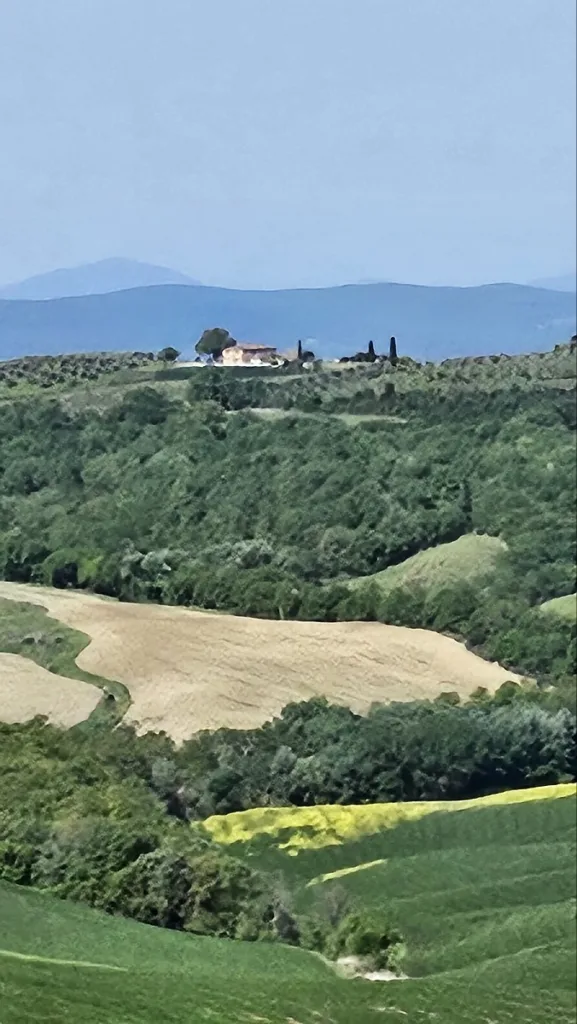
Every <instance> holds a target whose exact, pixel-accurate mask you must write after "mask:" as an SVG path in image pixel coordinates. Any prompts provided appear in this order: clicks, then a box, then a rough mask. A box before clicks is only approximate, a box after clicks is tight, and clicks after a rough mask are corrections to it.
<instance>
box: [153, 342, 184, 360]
mask: <svg viewBox="0 0 577 1024" xmlns="http://www.w3.org/2000/svg"><path fill="white" fill-rule="evenodd" d="M179 355H180V352H179V351H178V349H177V348H173V347H172V345H167V346H166V348H161V350H160V352H159V353H158V355H157V357H156V358H157V359H160V361H161V362H162V363H174V362H175V360H177V359H178V357H179Z"/></svg>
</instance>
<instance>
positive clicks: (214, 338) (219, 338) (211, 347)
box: [195, 327, 236, 359]
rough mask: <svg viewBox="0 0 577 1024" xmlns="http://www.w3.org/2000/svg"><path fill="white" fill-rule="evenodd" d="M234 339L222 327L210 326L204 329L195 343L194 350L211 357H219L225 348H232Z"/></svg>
mask: <svg viewBox="0 0 577 1024" xmlns="http://www.w3.org/2000/svg"><path fill="white" fill-rule="evenodd" d="M234 345H236V341H235V340H234V338H233V337H231V335H230V334H229V332H228V331H227V330H225V329H224V327H211V328H210V329H209V330H207V331H204V332H203V334H202V337H201V338H199V340H198V341H197V343H196V345H195V351H196V352H198V353H199V355H206V356H211V357H212V358H213V359H220V357H221V355H222V352H223V350H224V349H225V348H232V347H233V346H234Z"/></svg>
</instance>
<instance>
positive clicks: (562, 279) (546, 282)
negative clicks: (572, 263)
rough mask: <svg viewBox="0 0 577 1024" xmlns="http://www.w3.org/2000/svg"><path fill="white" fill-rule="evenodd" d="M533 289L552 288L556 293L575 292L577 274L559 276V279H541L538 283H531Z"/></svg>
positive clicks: (574, 272) (576, 289) (576, 288)
mask: <svg viewBox="0 0 577 1024" xmlns="http://www.w3.org/2000/svg"><path fill="white" fill-rule="evenodd" d="M529 284H530V285H531V286H532V287H533V288H550V289H551V290H552V291H554V292H575V291H577V272H576V271H575V270H574V271H573V273H572V274H559V276H558V277H540V278H538V279H537V280H536V281H529Z"/></svg>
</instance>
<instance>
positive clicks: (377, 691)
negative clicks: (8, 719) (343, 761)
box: [0, 582, 516, 741]
mask: <svg viewBox="0 0 577 1024" xmlns="http://www.w3.org/2000/svg"><path fill="white" fill-rule="evenodd" d="M0 597H5V598H12V599H15V600H19V601H30V602H33V603H35V604H40V605H42V606H44V607H45V608H46V609H47V610H48V612H49V613H50V615H52V616H54V617H55V618H57V619H60V620H61V621H62V622H63V623H65V624H66V625H67V626H70V627H72V628H74V629H78V630H81V631H82V632H84V633H86V634H88V635H89V636H90V637H91V638H92V643H91V644H89V645H88V647H86V648H85V649H84V650H83V651H82V653H81V654H80V656H79V657H78V664H79V665H80V667H81V668H83V669H85V670H86V671H88V672H93V673H95V674H98V675H100V676H105V677H107V678H109V679H115V680H117V681H119V682H122V683H124V684H125V685H126V686H127V687H128V689H129V690H130V694H131V697H132V702H133V703H132V706H131V707H130V709H129V711H128V714H127V716H126V718H127V721H130V722H133V723H135V724H136V725H137V727H138V729H139V731H140V732H148V731H158V730H161V729H164V730H165V731H166V732H167V733H169V734H170V735H171V736H172V737H174V739H175V740H177V741H182V740H184V739H186V738H187V737H189V736H191V735H192V734H193V733H194V732H197V731H198V730H199V729H214V728H217V727H219V726H230V727H233V728H249V727H253V726H258V725H260V724H261V723H262V722H264V721H265V720H266V719H267V718H271V717H272V716H273V715H275V714H277V713H278V712H279V711H280V710H281V708H282V707H284V705H285V704H287V703H289V701H294V700H304V699H307V698H309V697H311V696H313V695H315V694H322V695H324V696H326V697H328V698H330V699H331V700H333V701H335V702H338V703H341V704H348V705H349V706H350V707H352V708H353V709H354V710H356V711H366V710H367V709H368V707H369V706H370V704H371V703H372V702H374V701H389V700H413V699H417V698H427V697H428V698H431V697H435V696H437V694H439V693H440V692H441V691H443V690H457V691H458V692H459V693H461V694H463V695H467V694H469V693H471V692H472V691H473V690H474V689H475V688H476V687H478V686H486V687H487V688H488V689H493V688H495V687H497V686H499V685H500V684H501V683H502V682H503V681H504V680H505V679H514V678H516V677H515V676H514V674H513V673H511V672H508V671H506V670H505V669H503V668H501V666H499V665H495V664H489V663H488V662H485V661H483V660H482V659H481V658H478V657H477V656H476V655H475V654H472V653H471V652H470V651H467V650H466V648H465V647H464V646H463V645H462V644H459V643H457V642H456V641H455V640H450V639H448V638H447V637H444V636H440V635H438V634H437V633H433V632H430V631H428V630H421V629H406V628H403V627H400V626H384V625H381V624H379V623H369V622H339V623H322V622H271V621H264V620H259V619H245V618H240V617H235V616H231V615H211V614H206V613H203V612H195V611H189V610H188V609H184V608H168V607H162V606H159V605H139V604H119V603H117V602H115V601H108V600H102V599H101V598H98V597H95V596H94V595H91V594H85V593H78V592H73V591H61V590H52V589H49V588H41V587H29V586H26V585H22V584H16V583H2V582H0Z"/></svg>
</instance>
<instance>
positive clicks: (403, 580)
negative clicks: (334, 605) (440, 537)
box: [350, 533, 504, 592]
mask: <svg viewBox="0 0 577 1024" xmlns="http://www.w3.org/2000/svg"><path fill="white" fill-rule="evenodd" d="M503 547H504V545H503V542H502V541H500V540H499V539H498V538H497V537H487V536H484V535H477V534H473V533H472V534H468V535H466V536H464V537H459V539H458V540H454V541H451V542H450V543H448V544H439V545H438V546H437V547H434V548H428V549H427V550H426V551H420V552H419V553H418V554H417V555H413V556H412V557H411V558H407V559H406V561H404V562H401V564H400V565H393V566H391V567H390V568H389V569H384V570H383V571H382V572H377V573H374V574H373V575H372V576H359V577H358V578H357V579H355V580H351V582H350V585H351V586H354V587H358V586H361V585H363V584H366V583H376V584H377V585H378V587H379V588H380V589H381V590H382V591H384V592H386V591H390V590H393V589H394V588H395V587H400V586H411V585H415V584H419V585H421V586H424V587H431V586H443V585H448V584H451V583H457V582H459V581H463V580H467V581H473V580H477V579H480V578H482V577H483V576H487V575H489V574H490V573H491V570H492V569H493V567H494V565H495V561H496V559H497V557H498V555H499V554H500V553H501V552H502V551H503Z"/></svg>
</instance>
